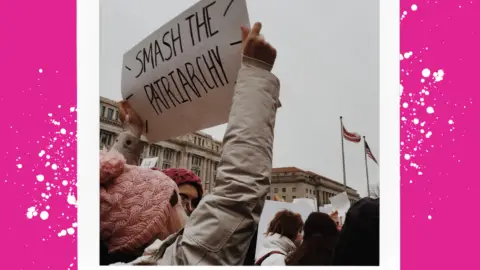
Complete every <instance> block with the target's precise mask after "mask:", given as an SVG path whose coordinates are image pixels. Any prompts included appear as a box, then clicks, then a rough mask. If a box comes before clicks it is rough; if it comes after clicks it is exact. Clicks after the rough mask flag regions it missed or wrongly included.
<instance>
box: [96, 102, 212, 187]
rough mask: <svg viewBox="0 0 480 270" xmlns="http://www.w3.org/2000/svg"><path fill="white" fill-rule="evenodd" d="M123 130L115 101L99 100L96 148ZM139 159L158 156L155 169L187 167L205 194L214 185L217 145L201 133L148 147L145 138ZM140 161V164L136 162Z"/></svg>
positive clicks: (105, 144) (110, 141)
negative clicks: (198, 180)
mask: <svg viewBox="0 0 480 270" xmlns="http://www.w3.org/2000/svg"><path fill="white" fill-rule="evenodd" d="M122 131H123V128H122V124H121V122H120V119H119V115H118V109H117V107H116V102H115V101H113V100H109V99H106V98H104V97H100V149H103V148H106V149H110V147H111V146H112V145H113V144H114V142H115V140H116V138H117V136H118V135H119V134H120V132H122ZM142 141H143V143H144V146H143V153H142V155H141V158H142V159H143V158H151V157H158V161H157V164H156V167H157V168H161V169H167V168H187V169H189V170H192V171H193V172H194V173H195V174H197V175H198V176H199V177H200V178H201V179H202V185H203V188H204V190H205V193H209V192H211V191H212V188H213V187H214V186H215V176H216V174H217V166H218V162H219V161H220V151H221V142H219V141H217V140H214V139H213V138H212V136H210V135H208V134H205V133H203V132H195V133H190V134H186V135H183V136H179V137H177V138H173V139H170V140H166V141H162V142H158V143H153V144H148V143H147V141H146V139H145V138H142ZM140 162H141V161H140Z"/></svg>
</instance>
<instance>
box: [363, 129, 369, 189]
mask: <svg viewBox="0 0 480 270" xmlns="http://www.w3.org/2000/svg"><path fill="white" fill-rule="evenodd" d="M363 151H364V152H365V172H366V173H367V194H368V197H369V198H370V182H369V180H368V163H367V141H366V140H365V136H363Z"/></svg>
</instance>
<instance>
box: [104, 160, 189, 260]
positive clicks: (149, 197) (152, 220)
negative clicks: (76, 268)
mask: <svg viewBox="0 0 480 270" xmlns="http://www.w3.org/2000/svg"><path fill="white" fill-rule="evenodd" d="M180 202H181V198H180V193H179V189H178V187H177V185H176V184H175V182H174V181H172V179H170V178H169V177H168V176H166V175H165V174H163V173H162V172H159V171H153V170H150V169H147V168H142V167H140V166H134V165H127V164H125V158H124V157H123V155H121V154H120V153H119V152H117V151H110V152H101V154H100V237H101V240H102V241H103V242H104V243H105V245H106V246H107V247H108V252H109V253H119V252H120V253H135V252H138V251H139V250H140V251H142V250H143V249H144V248H145V246H146V245H149V244H151V242H153V241H154V240H155V239H160V240H163V239H165V238H167V237H168V236H169V235H171V234H173V233H175V232H177V231H178V230H180V229H181V228H183V226H184V224H185V222H186V220H187V216H186V214H185V211H184V209H183V207H182V206H181V203H180ZM140 254H141V253H140Z"/></svg>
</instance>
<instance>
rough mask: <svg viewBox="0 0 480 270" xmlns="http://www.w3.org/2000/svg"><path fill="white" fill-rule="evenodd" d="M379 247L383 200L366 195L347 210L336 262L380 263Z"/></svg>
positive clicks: (368, 264) (366, 264) (370, 264)
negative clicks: (381, 204) (381, 203)
mask: <svg viewBox="0 0 480 270" xmlns="http://www.w3.org/2000/svg"><path fill="white" fill-rule="evenodd" d="M379 246H380V199H372V198H363V199H361V200H360V201H358V202H357V203H355V204H354V205H352V207H350V209H349V210H348V212H347V216H346V218H345V224H344V225H343V227H342V231H341V232H340V239H339V242H338V244H337V246H336V248H335V251H334V256H333V265H344V266H378V265H379V263H380V253H379V252H380V251H379Z"/></svg>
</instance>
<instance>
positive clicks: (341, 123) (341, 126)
mask: <svg viewBox="0 0 480 270" xmlns="http://www.w3.org/2000/svg"><path fill="white" fill-rule="evenodd" d="M340 139H341V140H342V164H343V189H344V190H345V192H346V191H347V175H346V173H345V149H344V147H343V121H342V116H340Z"/></svg>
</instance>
